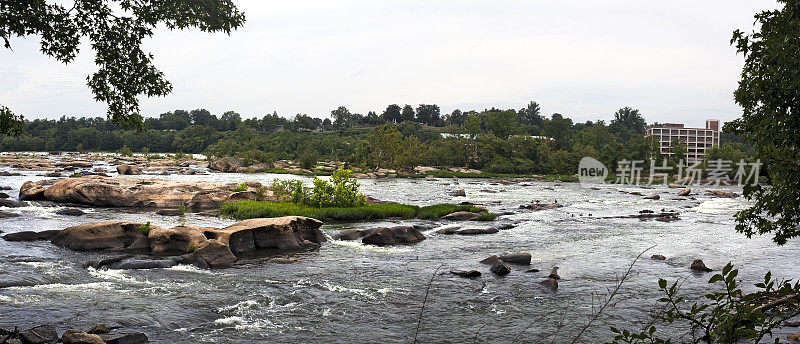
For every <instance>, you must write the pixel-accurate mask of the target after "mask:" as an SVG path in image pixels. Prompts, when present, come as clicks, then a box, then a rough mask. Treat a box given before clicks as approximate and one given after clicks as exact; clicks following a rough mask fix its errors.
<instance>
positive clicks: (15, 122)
mask: <svg viewBox="0 0 800 344" xmlns="http://www.w3.org/2000/svg"><path fill="white" fill-rule="evenodd" d="M0 27H1V26H0ZM23 131H25V122H24V119H23V117H22V116H21V115H15V114H14V113H12V112H11V110H9V109H8V108H7V107H5V106H2V105H0V135H14V136H18V135H19V134H22V132H23Z"/></svg>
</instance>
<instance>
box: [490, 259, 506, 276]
mask: <svg viewBox="0 0 800 344" xmlns="http://www.w3.org/2000/svg"><path fill="white" fill-rule="evenodd" d="M489 271H491V272H492V273H494V274H495V275H498V276H505V275H508V274H509V273H510V272H511V267H509V266H508V265H507V264H506V263H505V262H503V261H502V260H500V259H498V260H497V261H495V262H494V265H492V268H491V269H489Z"/></svg>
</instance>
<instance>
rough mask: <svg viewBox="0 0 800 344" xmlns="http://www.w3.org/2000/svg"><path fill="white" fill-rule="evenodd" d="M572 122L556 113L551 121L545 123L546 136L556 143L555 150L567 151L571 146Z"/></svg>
mask: <svg viewBox="0 0 800 344" xmlns="http://www.w3.org/2000/svg"><path fill="white" fill-rule="evenodd" d="M571 129H572V120H571V119H569V118H564V116H562V115H561V114H560V113H554V114H553V115H552V116H551V117H550V120H548V121H546V122H545V123H544V131H543V132H542V133H543V134H544V136H547V137H549V138H551V139H553V141H555V149H557V150H566V149H567V148H569V146H570V139H571V133H570V130H571Z"/></svg>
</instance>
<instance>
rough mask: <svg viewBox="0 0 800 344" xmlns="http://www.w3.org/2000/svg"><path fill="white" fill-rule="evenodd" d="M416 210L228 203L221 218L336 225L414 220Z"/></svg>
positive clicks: (385, 206)
mask: <svg viewBox="0 0 800 344" xmlns="http://www.w3.org/2000/svg"><path fill="white" fill-rule="evenodd" d="M416 211H417V207H416V206H411V205H404V204H395V203H375V204H366V205H362V206H357V207H326V208H318V207H314V206H309V205H304V204H297V203H292V202H258V201H238V202H231V203H225V204H223V205H222V207H221V208H220V211H219V213H220V215H221V216H226V217H232V218H234V219H237V220H245V219H252V218H259V217H281V216H306V217H311V218H315V219H318V220H327V219H333V220H336V221H360V220H377V219H385V218H389V217H401V218H405V219H410V218H413V217H414V215H415V214H416Z"/></svg>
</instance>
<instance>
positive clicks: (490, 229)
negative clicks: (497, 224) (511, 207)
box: [455, 227, 499, 235]
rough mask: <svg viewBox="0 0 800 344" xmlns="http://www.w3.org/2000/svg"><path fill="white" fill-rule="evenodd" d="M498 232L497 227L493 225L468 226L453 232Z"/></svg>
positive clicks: (463, 233)
mask: <svg viewBox="0 0 800 344" xmlns="http://www.w3.org/2000/svg"><path fill="white" fill-rule="evenodd" d="M497 232H499V230H498V229H497V228H494V227H470V228H464V229H461V230H458V231H456V232H455V234H458V235H480V234H494V233H497Z"/></svg>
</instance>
